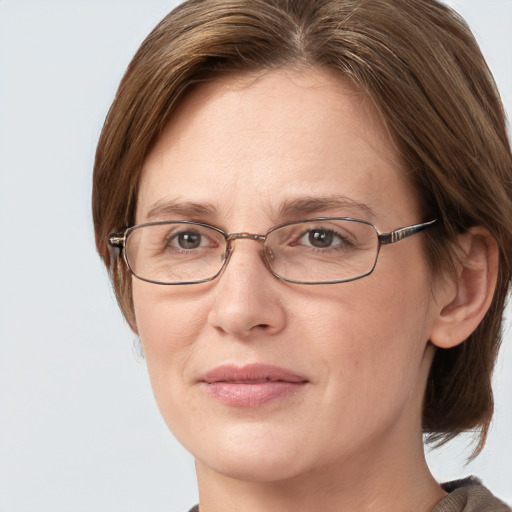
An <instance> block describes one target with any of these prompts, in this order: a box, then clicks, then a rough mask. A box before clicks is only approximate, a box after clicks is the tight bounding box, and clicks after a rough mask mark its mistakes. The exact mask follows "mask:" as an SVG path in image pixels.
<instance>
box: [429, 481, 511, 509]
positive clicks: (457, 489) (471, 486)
mask: <svg viewBox="0 0 512 512" xmlns="http://www.w3.org/2000/svg"><path fill="white" fill-rule="evenodd" d="M442 487H443V489H444V490H445V491H446V492H448V494H447V495H446V497H445V498H444V499H442V500H441V501H440V502H439V503H438V504H437V506H436V507H435V508H434V509H433V510H432V512H512V509H510V507H509V506H508V505H506V504H505V503H503V502H502V501H501V500H499V499H498V498H496V497H495V496H493V495H492V494H491V492H490V491H489V489H487V488H486V487H484V486H483V485H482V483H481V482H480V480H478V478H475V477H469V478H465V479H464V480H456V481H454V482H448V483H445V484H443V485H442Z"/></svg>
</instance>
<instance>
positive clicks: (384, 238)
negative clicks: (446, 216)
mask: <svg viewBox="0 0 512 512" xmlns="http://www.w3.org/2000/svg"><path fill="white" fill-rule="evenodd" d="M435 222H437V219H434V220H430V221H428V222H422V223H420V224H413V225H412V226H405V227H403V228H398V229H395V230H394V231H391V232H390V233H379V242H380V243H381V244H382V245H387V244H394V243H396V242H399V241H400V240H403V239H404V238H407V237H409V236H411V235H415V234H416V233H419V232H420V231H423V230H424V229H428V228H429V227H431V226H432V224H434V223H435Z"/></svg>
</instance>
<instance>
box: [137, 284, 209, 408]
mask: <svg viewBox="0 0 512 512" xmlns="http://www.w3.org/2000/svg"><path fill="white" fill-rule="evenodd" d="M189 295H191V292H190V290H177V289H175V288H174V289H170V288H168V287H158V286H155V285H153V284H150V283H144V282H142V281H139V280H134V282H133V302H134V310H135V319H136V323H137V329H138V333H139V336H140V339H141V342H142V346H143V349H144V357H145V360H146V365H147V368H148V372H149V377H150V380H151V384H152V387H153V392H154V394H155V397H156V399H157V402H158V404H159V406H162V403H163V402H167V401H168V400H169V399H172V396H171V393H170V391H171V390H172V389H176V388H177V386H181V385H182V383H183V382H184V380H185V379H186V378H187V376H186V374H185V372H186V369H187V368H188V366H189V365H188V362H189V360H190V359H191V357H192V355H193V350H194V342H195V341H196V340H197V339H198V338H200V336H201V332H202V331H203V329H204V326H205V318H206V315H207V310H206V309H205V307H204V305H203V303H202V302H201V300H197V299H196V300H192V299H191V298H190V297H189ZM166 395H168V396H166ZM162 412H163V411H162Z"/></svg>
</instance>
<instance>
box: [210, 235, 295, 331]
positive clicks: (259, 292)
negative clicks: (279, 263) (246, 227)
mask: <svg viewBox="0 0 512 512" xmlns="http://www.w3.org/2000/svg"><path fill="white" fill-rule="evenodd" d="M254 241H257V239H255V238H253V239H249V240H239V241H237V242H236V247H234V246H233V250H232V252H231V254H230V255H229V261H228V262H227V265H226V267H225V268H224V271H223V273H222V275H221V276H219V278H218V279H217V281H216V283H215V288H214V290H213V293H214V294H215V299H214V303H213V306H212V308H211V310H210V312H209V315H208V321H209V323H210V325H212V326H213V327H214V328H215V329H216V330H218V331H220V332H222V333H223V334H226V335H229V336H232V337H235V338H238V339H247V338H249V337H251V336H254V335H266V336H272V335H276V334H279V333H280V332H281V331H282V330H283V329H284V327H285V325H286V312H285V308H284V304H283V298H284V297H283V294H284V293H285V292H286V290H285V288H286V284H285V283H284V282H282V281H280V280H278V279H276V278H275V277H274V276H273V275H272V274H271V273H270V272H269V270H268V268H266V265H265V262H264V260H263V258H262V256H261V249H262V247H261V244H260V243H256V244H255V243H254Z"/></svg>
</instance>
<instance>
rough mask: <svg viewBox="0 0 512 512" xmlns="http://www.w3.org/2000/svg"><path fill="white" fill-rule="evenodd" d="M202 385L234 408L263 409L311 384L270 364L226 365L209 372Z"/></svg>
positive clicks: (216, 398) (219, 399) (215, 396)
mask: <svg viewBox="0 0 512 512" xmlns="http://www.w3.org/2000/svg"><path fill="white" fill-rule="evenodd" d="M200 382H201V383H203V384H204V386H205V387H206V392H207V393H208V395H209V396H210V397H212V398H214V399H215V400H218V401H219V402H221V403H223V404H226V405H230V406H233V407H260V406H262V405H264V404H266V403H267V402H270V401H273V400H277V399H282V398H285V397H290V396H292V395H296V394H297V393H299V392H300V391H301V390H302V389H303V388H304V386H305V385H306V384H307V383H308V382H309V381H308V379H307V378H306V377H304V376H302V375H299V374H297V373H295V372H293V371H290V370H287V369H285V368H280V367H278V366H273V365H267V364H259V363H256V364H249V365H245V366H241V367H239V366H235V365H223V366H219V367H217V368H214V369H213V370H210V371H208V372H207V373H205V374H204V375H203V376H202V377H201V378H200Z"/></svg>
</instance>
